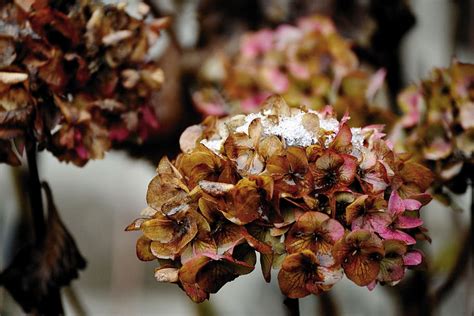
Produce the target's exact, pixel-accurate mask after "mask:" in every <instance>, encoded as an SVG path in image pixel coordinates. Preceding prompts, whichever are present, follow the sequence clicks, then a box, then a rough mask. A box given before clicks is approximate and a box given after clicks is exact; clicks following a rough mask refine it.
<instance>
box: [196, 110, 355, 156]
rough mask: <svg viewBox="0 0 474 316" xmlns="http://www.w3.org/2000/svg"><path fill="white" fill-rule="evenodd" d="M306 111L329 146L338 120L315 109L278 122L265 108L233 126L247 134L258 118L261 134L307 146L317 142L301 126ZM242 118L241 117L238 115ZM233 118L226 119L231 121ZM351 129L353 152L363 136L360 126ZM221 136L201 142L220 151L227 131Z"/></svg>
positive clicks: (337, 125)
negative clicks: (314, 118)
mask: <svg viewBox="0 0 474 316" xmlns="http://www.w3.org/2000/svg"><path fill="white" fill-rule="evenodd" d="M306 113H313V114H316V115H318V117H319V128H320V130H323V131H324V134H325V135H326V139H325V146H329V144H330V143H331V141H332V140H333V139H334V137H335V136H336V134H337V132H338V131H339V121H338V120H337V119H335V118H325V117H323V116H322V115H321V114H320V113H318V112H316V111H311V110H310V111H309V112H304V111H299V112H296V113H295V112H293V113H292V115H291V116H284V117H280V118H279V120H278V123H276V124H275V123H274V122H273V121H272V120H270V119H269V116H270V115H271V111H270V110H265V111H262V112H258V113H250V114H248V115H246V116H245V117H244V118H243V123H242V124H241V125H240V126H238V127H237V128H235V132H237V133H245V134H248V129H249V126H250V124H251V123H252V121H254V120H255V119H260V121H261V123H262V126H263V135H264V136H270V135H275V136H279V137H280V138H282V139H284V140H285V143H286V145H287V146H302V147H307V146H310V145H312V144H315V143H317V142H318V138H317V136H315V135H314V133H312V132H311V131H308V130H306V129H305V128H304V126H303V122H302V120H303V116H304V115H305V114H306ZM239 118H240V119H242V117H241V116H240V117H239ZM232 119H233V118H230V119H228V121H232ZM351 131H352V145H353V152H358V151H359V148H360V147H362V146H363V144H364V136H363V134H362V130H361V128H351ZM220 135H221V138H218V139H211V140H202V141H201V143H202V144H204V146H206V147H208V148H209V149H211V150H212V151H214V152H215V153H218V154H219V153H221V150H222V145H223V143H224V142H225V140H226V138H227V136H228V132H227V131H225V133H224V132H220Z"/></svg>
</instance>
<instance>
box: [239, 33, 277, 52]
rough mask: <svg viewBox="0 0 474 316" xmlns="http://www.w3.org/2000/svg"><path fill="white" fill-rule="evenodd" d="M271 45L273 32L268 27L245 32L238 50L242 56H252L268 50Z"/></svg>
mask: <svg viewBox="0 0 474 316" xmlns="http://www.w3.org/2000/svg"><path fill="white" fill-rule="evenodd" d="M272 46H273V32H272V31H271V30H268V29H264V30H261V31H258V32H256V33H251V34H246V35H244V37H243V39H242V44H241V47H240V51H241V53H242V55H243V56H244V57H247V58H254V57H256V56H258V55H259V54H262V53H265V52H267V51H269V50H270V49H271V48H272Z"/></svg>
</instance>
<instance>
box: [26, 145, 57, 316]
mask: <svg viewBox="0 0 474 316" xmlns="http://www.w3.org/2000/svg"><path fill="white" fill-rule="evenodd" d="M36 147H37V145H36V140H35V139H34V138H28V139H27V144H26V159H27V160H28V173H29V177H28V195H29V200H30V209H31V218H32V220H33V226H34V232H35V243H36V244H37V245H39V244H40V243H41V242H42V241H43V239H44V237H45V233H46V223H45V218H44V209H43V196H42V190H41V182H40V179H39V174H38V164H37V161H36ZM49 305H50V309H49V311H50V312H51V314H56V315H63V314H64V310H63V305H62V302H61V292H60V291H59V290H57V291H56V292H55V293H51V299H50V302H49Z"/></svg>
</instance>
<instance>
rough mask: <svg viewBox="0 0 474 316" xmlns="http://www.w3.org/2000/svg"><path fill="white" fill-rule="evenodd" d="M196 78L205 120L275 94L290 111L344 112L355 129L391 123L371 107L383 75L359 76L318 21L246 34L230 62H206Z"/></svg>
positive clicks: (330, 30) (345, 45) (325, 21)
mask: <svg viewBox="0 0 474 316" xmlns="http://www.w3.org/2000/svg"><path fill="white" fill-rule="evenodd" d="M201 73H202V76H201V77H202V78H204V80H203V81H204V82H205V84H203V87H202V88H201V89H199V90H198V91H196V92H194V93H193V100H194V103H195V104H196V107H197V108H198V109H199V110H200V111H202V112H203V113H205V114H207V115H223V114H228V113H241V112H245V113H250V112H254V111H255V110H258V106H259V105H260V104H261V103H262V102H263V101H264V100H265V99H266V98H267V97H268V96H270V95H272V94H280V95H282V96H283V97H284V98H285V99H286V100H287V101H288V103H289V105H290V106H296V107H297V106H300V105H301V104H304V105H305V106H307V107H309V108H311V109H321V108H323V107H324V106H325V105H326V104H332V105H333V107H334V109H335V110H336V112H337V113H338V114H340V115H341V114H342V113H344V111H345V110H346V109H347V108H349V109H350V110H351V113H353V117H352V121H351V124H353V125H354V126H361V125H366V124H367V122H373V121H374V120H375V121H377V120H379V121H381V122H384V123H388V122H389V121H391V119H392V117H391V115H390V114H389V113H387V112H386V111H383V109H382V107H381V106H377V105H376V104H375V103H376V101H375V95H376V93H377V92H378V91H379V90H380V88H381V87H382V85H383V82H384V77H385V71H384V70H380V71H379V72H377V73H375V74H371V73H370V72H368V71H365V70H362V69H361V68H360V67H359V62H358V60H357V57H356V55H355V54H354V52H353V51H352V50H351V44H350V42H349V41H347V40H345V39H344V38H342V37H341V36H340V35H339V34H338V33H337V30H336V28H335V26H334V25H333V23H332V21H331V20H330V19H329V18H327V17H323V16H318V15H316V16H310V17H305V18H301V19H300V20H298V22H297V24H296V26H293V25H287V24H284V25H281V26H279V27H278V28H276V29H275V30H270V29H263V30H260V31H258V32H255V33H249V34H246V35H244V36H243V38H242V39H241V44H240V52H239V53H238V54H237V55H236V56H234V58H233V59H232V60H230V61H229V60H226V58H225V57H224V56H221V55H217V56H214V57H211V58H210V60H209V61H208V62H207V63H205V64H204V66H203V68H202V71H201Z"/></svg>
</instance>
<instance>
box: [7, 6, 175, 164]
mask: <svg viewBox="0 0 474 316" xmlns="http://www.w3.org/2000/svg"><path fill="white" fill-rule="evenodd" d="M148 11H149V8H148V7H147V6H146V5H144V4H140V5H139V6H138V12H139V15H140V16H139V17H132V16H131V15H130V14H128V13H127V12H126V11H125V7H124V6H123V5H103V4H99V3H95V2H92V1H81V2H80V3H79V1H77V2H75V1H60V2H57V1H36V0H34V1H15V2H13V1H11V2H9V1H7V2H6V3H5V4H3V5H2V6H1V7H0V16H1V22H0V161H3V162H7V163H10V164H13V165H18V164H19V159H18V157H17V156H16V153H15V150H18V151H19V152H20V154H21V150H22V145H21V144H22V141H21V138H22V137H25V136H28V137H34V138H35V139H36V140H37V141H38V142H39V143H40V145H41V146H42V147H43V148H47V149H48V150H50V151H51V152H53V154H55V155H56V156H57V157H58V158H59V159H60V160H65V161H72V162H73V163H75V164H77V165H83V164H85V163H86V162H87V161H88V160H89V159H97V158H102V156H103V155H104V152H105V151H106V150H108V149H109V148H110V147H111V146H112V145H113V143H114V142H123V141H143V140H144V139H146V138H147V137H148V136H149V135H150V133H154V132H156V130H157V128H158V121H157V118H156V116H155V112H154V109H153V107H152V103H151V102H152V96H153V93H154V92H155V91H157V90H158V89H160V86H161V84H162V82H163V80H164V76H163V72H162V70H161V69H160V68H159V67H158V66H157V64H156V63H154V62H152V61H151V59H150V52H149V51H150V48H151V47H152V46H153V45H154V44H155V42H156V41H157V39H158V37H159V33H160V30H161V29H162V28H164V27H165V26H166V24H167V23H168V20H167V19H145V17H146V16H148ZM12 140H14V142H12Z"/></svg>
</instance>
